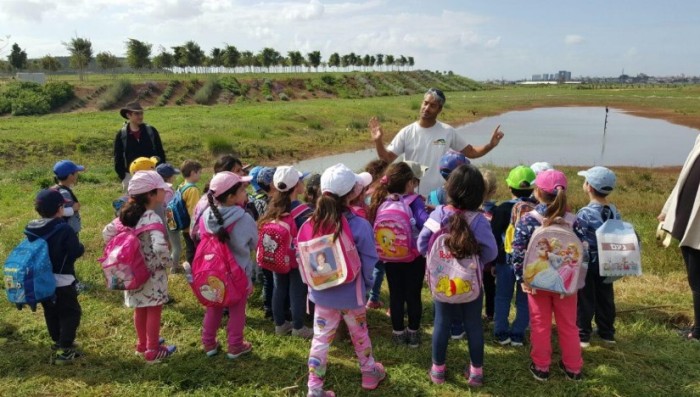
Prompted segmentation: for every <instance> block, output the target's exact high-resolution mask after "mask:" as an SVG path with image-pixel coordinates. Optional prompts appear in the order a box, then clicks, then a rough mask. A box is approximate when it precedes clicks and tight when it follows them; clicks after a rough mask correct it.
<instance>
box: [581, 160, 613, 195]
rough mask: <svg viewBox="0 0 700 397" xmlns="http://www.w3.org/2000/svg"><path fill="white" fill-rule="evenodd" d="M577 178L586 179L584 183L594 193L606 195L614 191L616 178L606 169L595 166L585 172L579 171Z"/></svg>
mask: <svg viewBox="0 0 700 397" xmlns="http://www.w3.org/2000/svg"><path fill="white" fill-rule="evenodd" d="M578 175H579V176H582V177H584V178H586V182H588V184H589V185H591V187H592V188H593V189H595V190H596V191H598V192H600V193H603V194H608V193H610V192H612V191H613V189H615V183H616V182H617V177H616V176H615V173H614V172H612V171H610V170H609V169H608V168H605V167H600V166H596V167H593V168H589V169H587V170H585V171H579V173H578Z"/></svg>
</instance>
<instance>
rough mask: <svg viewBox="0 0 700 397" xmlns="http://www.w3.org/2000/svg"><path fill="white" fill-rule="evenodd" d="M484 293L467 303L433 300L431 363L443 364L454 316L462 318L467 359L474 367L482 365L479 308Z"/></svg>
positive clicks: (482, 330)
mask: <svg viewBox="0 0 700 397" xmlns="http://www.w3.org/2000/svg"><path fill="white" fill-rule="evenodd" d="M483 305H484V294H481V295H479V297H478V298H477V299H476V300H474V301H472V302H469V303H459V304H453V303H444V302H437V301H435V305H434V307H435V320H434V324H433V326H434V328H433V364H435V365H443V364H445V362H446V360H447V342H448V340H449V339H450V325H451V324H452V321H453V319H454V318H459V317H461V318H462V325H463V326H464V331H466V333H467V343H468V345H469V359H470V360H471V364H472V365H473V366H475V367H482V366H483V365H484V329H483V327H482V324H481V308H482V307H483Z"/></svg>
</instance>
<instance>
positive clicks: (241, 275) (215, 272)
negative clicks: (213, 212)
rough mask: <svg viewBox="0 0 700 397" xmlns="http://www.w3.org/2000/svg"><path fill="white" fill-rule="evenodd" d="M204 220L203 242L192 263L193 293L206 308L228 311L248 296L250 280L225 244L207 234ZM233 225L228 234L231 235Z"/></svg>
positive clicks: (201, 221) (201, 219)
mask: <svg viewBox="0 0 700 397" xmlns="http://www.w3.org/2000/svg"><path fill="white" fill-rule="evenodd" d="M203 218H204V217H202V218H200V220H199V230H200V236H201V240H200V242H199V245H198V246H197V250H196V252H195V255H194V260H193V261H192V283H190V287H192V291H193V292H194V295H195V296H196V297H197V299H198V300H199V302H200V303H201V304H202V305H204V306H207V307H229V306H231V305H233V304H235V303H237V302H240V301H241V299H243V297H244V296H245V295H246V293H247V290H248V277H247V276H246V274H245V271H244V270H243V268H241V267H240V266H239V265H238V262H236V258H234V256H233V255H232V254H231V250H229V248H228V246H227V245H226V243H223V242H221V241H219V238H218V237H217V236H216V235H215V234H213V233H209V232H208V231H206V228H205V226H204V224H203V223H204V219H203ZM234 225H235V223H234V224H232V225H231V226H229V227H228V228H226V230H227V231H228V232H229V235H230V234H231V231H232V230H233V226H234Z"/></svg>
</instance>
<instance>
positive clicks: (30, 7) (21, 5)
mask: <svg viewBox="0 0 700 397" xmlns="http://www.w3.org/2000/svg"><path fill="white" fill-rule="evenodd" d="M55 8H56V5H55V4H53V2H50V1H47V2H44V1H25V0H4V1H2V2H0V10H2V11H3V12H2V14H5V17H9V18H8V19H10V18H19V19H22V20H25V21H30V22H41V20H42V19H43V16H44V14H45V13H47V12H50V11H52V10H54V9H55Z"/></svg>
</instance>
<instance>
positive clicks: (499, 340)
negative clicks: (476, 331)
mask: <svg viewBox="0 0 700 397" xmlns="http://www.w3.org/2000/svg"><path fill="white" fill-rule="evenodd" d="M511 342H513V341H512V340H511V339H510V338H509V337H507V336H506V337H505V339H503V338H499V337H497V338H496V343H498V344H499V345H501V346H508V345H510V344H511Z"/></svg>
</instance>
